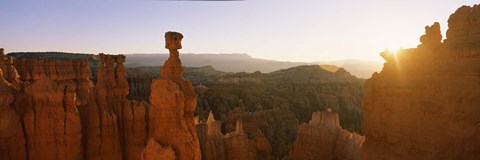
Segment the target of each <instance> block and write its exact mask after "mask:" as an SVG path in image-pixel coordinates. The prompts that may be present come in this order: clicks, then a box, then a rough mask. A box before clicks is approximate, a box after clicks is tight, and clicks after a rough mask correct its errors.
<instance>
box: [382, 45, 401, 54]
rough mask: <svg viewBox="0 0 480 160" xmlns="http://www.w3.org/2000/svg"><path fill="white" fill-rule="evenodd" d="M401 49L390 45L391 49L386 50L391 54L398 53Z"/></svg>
mask: <svg viewBox="0 0 480 160" xmlns="http://www.w3.org/2000/svg"><path fill="white" fill-rule="evenodd" d="M401 49H402V47H400V46H398V45H390V46H389V47H387V49H386V50H387V51H389V52H390V53H397V52H398V51H400V50H401Z"/></svg>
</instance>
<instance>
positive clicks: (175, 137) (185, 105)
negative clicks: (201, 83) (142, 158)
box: [149, 32, 201, 160]
mask: <svg viewBox="0 0 480 160" xmlns="http://www.w3.org/2000/svg"><path fill="white" fill-rule="evenodd" d="M182 38H183V35H182V34H180V33H177V32H167V33H165V41H166V45H165V48H167V49H169V51H170V57H169V58H168V60H167V61H166V62H165V64H164V66H163V67H162V68H161V69H160V73H161V75H160V77H159V78H157V79H154V80H153V81H152V87H151V88H152V92H151V95H150V102H151V103H152V107H151V108H150V111H149V112H150V127H151V129H150V134H149V137H153V138H154V139H155V140H156V141H157V142H158V143H159V144H160V145H170V146H172V148H173V150H174V151H175V156H176V157H177V159H179V160H184V159H185V160H187V159H188V160H192V159H194V160H199V159H200V158H201V154H200V144H199V141H198V137H197V133H196V130H195V118H194V116H193V112H194V110H195V105H196V103H197V95H196V94H195V91H194V89H193V87H192V84H191V82H190V81H187V80H185V79H184V78H183V76H182V73H183V71H184V68H183V67H182V63H181V61H180V59H179V52H178V49H181V48H182V45H181V40H182Z"/></svg>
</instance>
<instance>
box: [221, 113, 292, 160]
mask: <svg viewBox="0 0 480 160" xmlns="http://www.w3.org/2000/svg"><path fill="white" fill-rule="evenodd" d="M237 121H241V122H242V125H243V127H242V129H243V131H244V132H245V133H246V134H247V135H248V137H249V138H250V139H252V140H254V142H255V144H256V147H255V149H256V152H257V159H281V158H282V157H283V156H285V155H286V154H288V151H289V150H290V147H291V145H292V144H293V141H294V139H295V136H296V132H297V127H298V123H299V122H298V119H297V118H296V117H295V114H294V113H293V112H291V111H289V110H285V109H269V110H259V111H255V112H246V111H243V110H241V108H236V109H234V110H233V111H231V112H230V113H229V114H228V115H227V123H226V125H225V130H226V131H227V132H233V131H235V130H236V122H237Z"/></svg>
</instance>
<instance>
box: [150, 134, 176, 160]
mask: <svg viewBox="0 0 480 160" xmlns="http://www.w3.org/2000/svg"><path fill="white" fill-rule="evenodd" d="M142 160H175V152H174V151H173V149H172V148H171V147H163V146H161V145H160V144H158V142H157V141H155V140H154V139H153V138H151V139H150V140H148V143H147V146H146V147H145V149H144V150H143V152H142Z"/></svg>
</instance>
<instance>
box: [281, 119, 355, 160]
mask: <svg viewBox="0 0 480 160" xmlns="http://www.w3.org/2000/svg"><path fill="white" fill-rule="evenodd" d="M364 141H365V137H364V136H361V135H359V134H356V133H351V132H349V131H347V130H344V129H342V127H341V126H340V122H339V116H338V113H333V112H331V110H328V111H326V112H314V113H313V114H312V120H310V122H309V123H308V124H306V123H303V124H301V125H300V126H299V127H298V131H297V138H296V140H295V143H294V145H293V147H292V149H291V151H290V155H289V159H292V160H316V159H325V160H334V159H335V160H359V159H361V154H360V151H361V147H362V144H363V142H364Z"/></svg>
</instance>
